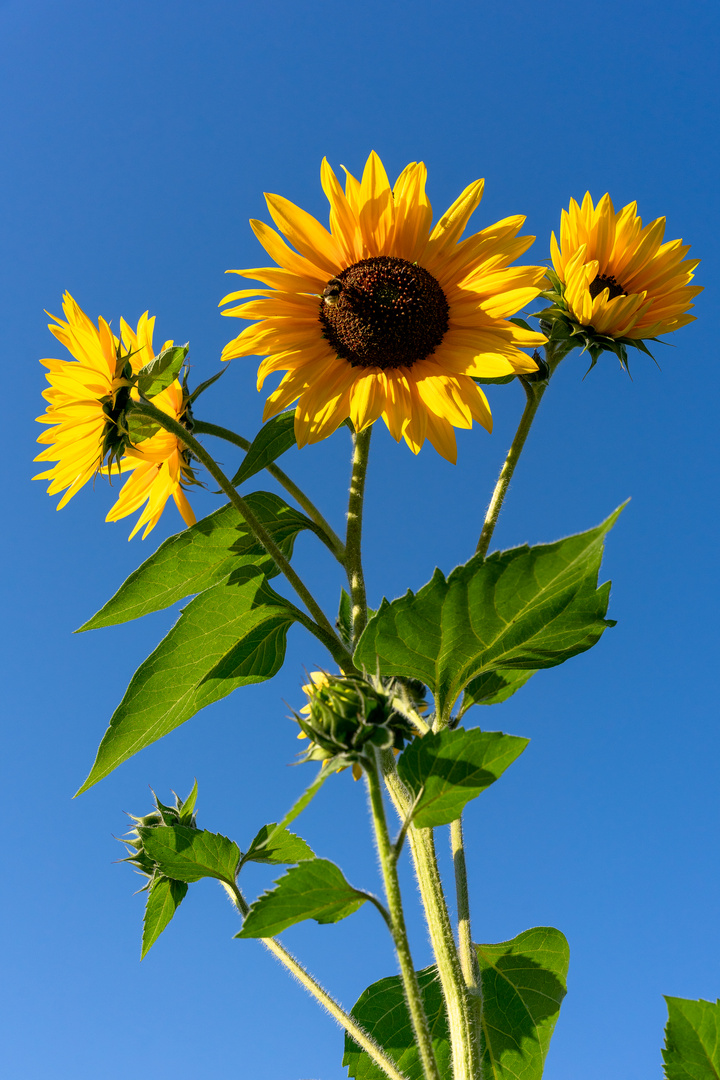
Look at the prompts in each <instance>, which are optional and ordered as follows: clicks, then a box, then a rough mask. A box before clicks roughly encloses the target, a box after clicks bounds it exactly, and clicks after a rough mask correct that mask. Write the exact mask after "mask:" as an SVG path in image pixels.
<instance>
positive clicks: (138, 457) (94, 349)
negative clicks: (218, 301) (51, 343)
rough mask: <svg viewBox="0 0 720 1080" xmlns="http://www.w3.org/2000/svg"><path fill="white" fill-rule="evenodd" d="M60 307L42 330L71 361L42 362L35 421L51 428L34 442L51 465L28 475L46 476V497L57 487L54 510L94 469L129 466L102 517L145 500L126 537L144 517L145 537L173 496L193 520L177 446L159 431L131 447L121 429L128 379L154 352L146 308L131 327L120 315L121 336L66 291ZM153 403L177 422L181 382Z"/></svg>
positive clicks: (120, 513)
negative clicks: (41, 407)
mask: <svg viewBox="0 0 720 1080" xmlns="http://www.w3.org/2000/svg"><path fill="white" fill-rule="evenodd" d="M62 306H63V313H64V315H65V320H63V319H58V318H56V317H55V316H52V315H51V316H50V317H51V318H52V319H54V324H50V327H49V329H50V331H51V332H52V333H53V334H54V335H55V337H56V338H57V339H58V341H60V342H62V344H63V345H65V347H66V348H67V349H68V351H69V352H70V354H71V356H72V357H73V359H72V360H67V359H66V360H56V359H47V360H42V361H41V363H43V364H44V365H45V367H47V368H48V369H49V371H48V375H47V380H48V382H49V383H50V386H49V388H48V389H47V390H45V391H43V397H44V398H45V399H46V400H47V402H48V406H47V409H46V411H45V413H44V414H43V415H42V416H39V417H38V421H39V422H40V423H41V424H48V425H50V427H49V429H48V431H45V432H43V434H42V435H40V437H39V438H38V442H39V443H46V444H49V445H47V447H46V449H44V450H43V451H42V452H41V453H40V454H38V456H37V457H36V458H35V460H36V461H51V462H55V465H54V466H53V467H52V468H51V469H48V470H47V471H46V472H42V473H39V474H38V475H37V476H35V477H34V479H35V480H50V486H49V487H48V494H49V495H55V494H57V492H59V491H64V493H65V494H64V495H63V497H62V498H61V500H60V502H59V503H58V507H57V508H58V510H60V509H62V507H63V506H66V505H67V503H68V502H69V500H70V499H71V498H72V497H73V495H75V494H77V492H78V491H79V490H80V488H81V487H82V486H83V485H84V484H85V483H87V481H88V480H90V479H91V478H92V477H94V476H96V475H97V473H98V472H102V473H104V474H105V475H107V474H109V473H111V472H114V471H119V472H121V473H122V472H128V471H130V470H134V472H133V475H132V476H131V477H130V479H129V480H128V481H127V483H126V484H125V485H124V487H123V488H122V490H121V492H120V496H119V498H118V500H117V502H116V504H115V506H114V507H113V508H112V509H111V511H110V513H109V514H108V516H107V519H106V520H108V521H115V520H117V518H120V517H124V516H125V515H126V514H130V513H132V512H133V511H134V510H136V509H137V508H138V507H139V506H141V505H142V503H143V502H145V501H146V500H147V502H148V506H147V507H146V509H145V511H144V512H143V514H142V516H141V518H140V521H139V522H138V524H137V526H136V528H135V529H134V530H133V533H132V534H131V535H133V536H134V535H135V533H136V532H137V530H138V529H139V528H140V527H141V526H142V525H144V524H146V522H149V524H148V527H147V528H146V530H145V534H144V535H145V536H147V534H148V532H149V531H150V529H151V528H153V526H154V525H155V524H156V523H157V521H158V519H159V518H160V515H161V513H162V511H163V507H164V506H165V503H166V502H167V500H168V498H169V497H170V495H172V496H173V498H174V499H175V502H176V504H177V506H178V509H179V510H180V513H181V514H182V516H183V518H184V520H185V522H186V523H187V524H188V525H191V524H193V523H194V521H195V517H194V515H193V512H192V510H191V508H190V505H189V503H188V501H187V498H186V497H185V494H184V492H183V491H182V489H181V487H180V484H181V482H182V481H184V480H190V479H191V473H190V470H189V467H188V465H187V461H186V455H185V450H184V447H182V445H181V444H180V443H179V442H178V440H177V439H176V437H175V436H174V435H170V434H168V433H167V432H165V431H159V432H157V433H156V434H155V435H153V436H152V437H151V438H149V439H145V440H143V441H141V442H137V443H136V445H135V446H133V445H132V443H131V441H130V435H129V432H128V430H127V418H126V416H125V410H126V409H127V406H128V404H129V402H130V398H131V396H132V397H135V398H137V391H136V390H133V389H132V387H133V376H135V375H137V373H138V372H139V371H140V369H141V368H142V367H143V366H144V365H145V364H147V363H149V361H150V360H152V359H153V357H154V353H153V351H152V333H153V326H154V322H155V320H154V318H152V319H150V318H148V313H147V312H145V314H144V315H143V316H142V317H141V319H140V321H139V323H138V328H137V331H133V330H131V328H130V327H129V326H128V325H127V323H126V322H125V321H124V320H123V319H121V320H120V325H121V335H122V340H120V339H118V338H117V337H116V336H115V335H114V334H113V332H112V331H111V329H110V326H109V324H108V323H107V322H106V321H105V319H103V318H100V319H98V325H97V327H96V326H95V325H94V323H93V322H92V321H91V320H90V319H89V318H88V317H87V315H86V314H85V312H84V311H82V309H81V308H80V307H79V305H78V304H77V303H76V301H75V300H74V299H73V298H72V296H70V294H69V293H65V295H64V297H63V305H62ZM169 344H171V343H169ZM153 404H154V405H156V406H157V407H158V408H159V409H162V411H163V412H166V413H168V414H169V415H170V416H172V417H173V418H174V419H180V417H181V416H182V414H183V412H184V410H185V398H184V392H183V389H182V387H181V386H180V383H179V382H178V381H177V380H176V381H175V382H174V383H173V384H172V385H171V386H169V387H168V388H167V389H166V390H163V391H162V393H161V394H159V395H157V397H154V398H153ZM121 455H123V456H122V457H121ZM106 461H107V462H108V464H106V465H104V464H103V463H104V462H106Z"/></svg>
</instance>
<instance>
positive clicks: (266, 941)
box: [221, 881, 407, 1080]
mask: <svg viewBox="0 0 720 1080" xmlns="http://www.w3.org/2000/svg"><path fill="white" fill-rule="evenodd" d="M221 885H222V886H223V888H224V889H225V891H226V892H227V893H228V895H229V896H230V898H231V900H232V902H233V903H234V904H235V907H236V908H237V909H238V911H239V912H240V914H241V915H242V916H243V918H244V917H245V916H246V915H247V913H248V911H249V910H250V905H249V904H248V903H247V901H246V900H245V897H244V896H243V895H242V893H241V892H240V890H239V888H238V887H237V885H228V884H227V883H226V882H224V881H223V882H221ZM260 941H261V942H262V944H263V945H264V946H265V948H266V949H267V950H268V951H269V952H271V953H272V954H273V956H275V957H276V958H277V959H278V960H279V961H280V963H281V964H283V965H284V967H285V968H287V970H288V971H289V972H290V974H291V975H294V977H295V978H296V979H297V980H298V982H299V983H300V984H301V985H302V986H304V987H305V989H306V990H307V991H308V992H309V993H310V994H312V996H313V997H314V998H315V1000H316V1001H318V1002H319V1003H320V1004H321V1005H322V1006H323V1008H325V1009H327V1011H328V1012H329V1013H330V1015H331V1016H332V1017H333V1019H334V1020H336V1021H337V1022H338V1024H340V1026H341V1027H343V1028H345V1031H347V1033H348V1035H350V1037H351V1038H353V1039H354V1040H355V1042H356V1043H357V1044H358V1046H360V1047H361V1048H362V1049H363V1050H364V1051H365V1053H366V1054H367V1055H368V1057H370V1058H371V1059H372V1060H373V1061H374V1062H375V1064H376V1065H377V1066H378V1068H379V1069H382V1071H383V1072H384V1073H385V1075H386V1076H389V1077H390V1080H407V1077H406V1076H405V1075H404V1074H403V1073H401V1072H400V1070H399V1069H398V1067H397V1065H396V1064H395V1062H394V1061H393V1060H392V1058H389V1057H388V1056H387V1054H386V1053H385V1051H384V1050H383V1049H382V1048H381V1047H379V1046H378V1044H377V1043H376V1042H375V1040H374V1039H372V1038H371V1037H370V1036H369V1035H368V1034H367V1032H366V1031H363V1029H362V1028H361V1027H360V1026H359V1024H356V1023H355V1021H354V1020H353V1018H352V1016H351V1015H350V1014H349V1013H346V1012H345V1010H344V1009H343V1008H342V1006H341V1005H340V1004H339V1003H338V1002H337V1001H335V999H334V998H333V997H331V996H330V994H328V993H327V991H326V990H323V988H322V986H321V985H320V983H319V982H318V981H317V980H316V979H314V978H313V977H312V975H311V974H310V973H309V972H308V971H306V970H305V968H304V967H303V966H302V964H300V963H298V961H297V960H296V959H295V957H294V956H292V955H291V954H290V953H289V952H288V951H287V949H285V948H283V946H282V945H281V944H280V942H279V941H276V940H275V938H260Z"/></svg>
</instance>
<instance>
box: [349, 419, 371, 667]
mask: <svg viewBox="0 0 720 1080" xmlns="http://www.w3.org/2000/svg"><path fill="white" fill-rule="evenodd" d="M371 434H372V426H371V427H368V428H365V430H364V431H360V432H358V433H357V434H356V435H354V436H353V459H352V477H351V479H350V496H349V498H348V510H347V536H346V538H345V568H346V570H347V576H348V582H349V585H350V602H351V605H352V613H351V619H352V645H353V648H355V646H356V645H357V643H358V640H359V638H360V635H361V634H362V632H363V630H364V629H365V625H366V623H367V596H366V594H365V577H364V575H363V568H362V555H361V550H360V546H361V540H362V518H363V502H364V498H365V476H366V473H367V466H368V456H369V453H370V436H371Z"/></svg>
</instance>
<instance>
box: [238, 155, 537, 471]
mask: <svg viewBox="0 0 720 1080" xmlns="http://www.w3.org/2000/svg"><path fill="white" fill-rule="evenodd" d="M426 175H427V174H426V169H425V166H424V165H423V164H422V163H421V162H419V163H418V162H413V163H411V164H410V165H408V166H407V167H406V168H405V169H404V170H403V171H402V173H401V174H400V176H399V177H398V179H397V180H396V182H395V184H394V185H393V186H392V187H391V185H390V182H389V180H388V177H387V174H386V172H385V169H384V167H383V165H382V162H381V161H380V159H379V157H378V156H377V154H375V153H374V152H373V153H371V154H370V157H369V158H368V160H367V163H366V165H365V169H364V172H363V175H362V178H361V180H357V179H356V178H355V177H354V176H352V175H351V174H350V173H347V172H346V177H345V186H344V188H343V186H342V185H341V183H340V182H339V180H338V178H337V177H336V175H335V173H334V172H333V170H332V169H331V168H330V166H329V165H328V163H327V161H323V163H322V168H321V175H320V178H321V183H322V187H323V191H324V192H325V195H326V196H327V198H328V201H329V203H330V220H329V226H330V227H329V230H328V229H326V228H325V227H324V226H323V225H321V224H320V222H318V221H316V220H315V218H313V217H311V215H310V214H308V213H306V212H305V211H304V210H302V209H300V208H299V207H297V206H294V205H293V204H292V203H291V202H289V201H288V200H287V199H284V198H282V197H281V196H279V195H266V200H267V205H268V210H269V212H270V216H271V217H272V219H273V221H274V223H275V225H276V226H277V229H278V230H279V232H277V231H275V230H274V229H272V228H270V227H269V226H268V225H265V224H264V223H263V222H260V221H252V222H251V225H252V228H253V231H254V232H255V235H256V236H257V238H258V240H259V241H260V243H261V244H262V245H263V247H264V248H265V250H266V251H267V253H268V254H269V255H270V257H271V258H272V259H274V260H275V262H276V263H277V264H278V265H277V266H270V267H259V268H255V269H250V270H233V271H230V272H231V273H236V274H239V275H240V276H241V277H245V278H251V279H254V280H256V281H259V282H261V283H262V285H261V286H259V287H256V288H248V289H241V290H239V291H237V292H233V293H230V295H228V296H226V297H225V298H224V300H223V301H222V303H223V304H225V303H229V302H231V301H240V302H239V303H236V304H235V305H234V306H233V307H231V308H229V309H226V310H225V311H224V313H223V314H225V315H231V316H237V317H239V318H242V319H248V320H251V321H252V323H253V325H251V326H248V327H247V328H246V329H245V330H243V331H242V332H241V333H240V334H239V335H238V336H237V337H236V338H235V339H234V340H233V341H231V342H230V343H229V344H228V345H227V346H226V348H225V350H224V352H223V359H225V360H230V359H232V358H233V357H238V356H252V355H260V356H264V357H265V359H264V360H263V362H262V364H261V365H260V369H259V372H258V389H260V388H261V387H262V384H263V382H264V380H265V378H266V377H267V376H268V375H270V374H273V373H275V372H284V374H283V377H282V380H281V382H280V384H279V386H278V387H277V388H276V389H275V390H274V391H273V392H272V393H271V394H270V395H269V397H268V398H267V402H266V406H265V414H264V419H266V420H267V419H269V418H270V417H272V416H275V415H276V414H277V413H279V412H281V411H282V410H283V409H285V408H287V407H288V406H290V405H292V404H293V403H296V407H295V434H296V438H297V442H298V445H300V446H303V445H305V444H306V443H314V442H318V441H319V440H320V439H324V438H326V437H327V436H328V435H331V434H332V433H333V432H334V431H335V430H336V429H337V428H338V426H339V425H340V424H341V423H342V422H343V421H344V420H345V419H347V418H348V417H349V418H350V420H351V421H352V423H353V426H354V428H355V430H356V431H361V430H363V428H366V427H368V426H369V425H370V424H373V423H374V422H375V421H376V420H378V419H379V418H380V417H382V418H383V419H384V421H385V423H386V424H387V427H388V429H389V431H390V433H391V434H392V436H393V437H394V438H395V439H396V440H398V441H399V440H400V439H401V438H404V439H405V441H406V442H407V444H408V446H409V447H410V448H411V450H412V451H413V452H414V453H417V452H418V451H419V450H420V447H421V446H422V445H423V443H424V441H425V439H428V440H429V441H430V442H431V443H432V445H433V446H434V447H435V448H436V450H437V451H438V452H439V453H440V454H442V456H443V457H445V458H447V459H448V460H449V461H455V459H456V456H457V450H456V444H455V433H454V428H456V427H457V428H470V427H471V426H472V423H473V421H477V422H478V423H479V424H481V425H482V426H483V427H485V428H486V429H487V430H488V431H490V430H491V428H492V418H491V415H490V409H489V406H488V403H487V400H486V398H485V395H484V394H483V392H482V390H481V389H480V388H479V386H478V385H477V383H476V382H475V381H474V380H475V379H482V378H497V377H501V376H507V375H515V374H523V373H530V372H533V371H536V370H537V365H536V363H535V361H534V360H533V359H531V358H530V357H529V356H528V355H527V354H526V353H524V352H523V351H522V350H523V349H527V348H535V347H536V346H538V345H541V344H543V342H544V341H545V338H544V336H543V335H542V334H537V333H533V332H532V331H529V330H525V329H522V328H520V327H518V326H515V324H514V323H512V322H511V321H510V318H511V317H512V316H513V315H515V314H516V313H517V312H518V311H520V310H521V309H522V308H523V307H524V306H525V305H526V304H528V303H530V302H531V301H532V300H534V299H535V297H536V296H538V294H539V292H540V290H541V288H542V285H543V278H544V271H543V268H542V267H538V266H520V267H511V266H510V265H509V264H510V263H511V262H512V261H513V260H514V259H516V258H518V257H519V256H520V255H522V254H523V253H524V252H525V251H527V249H528V248H529V247H530V245H531V244H532V242H533V240H534V237H529V236H528V237H519V236H518V235H517V233H518V231H519V230H520V228H521V227H522V224H523V222H524V220H525V219H524V218H523V217H513V218H507V219H505V220H504V221H501V222H498V223H497V224H495V225H491V226H489V227H488V228H486V229H483V230H482V231H481V232H479V233H476V234H474V235H472V236H469V237H467V238H466V239H464V240H461V236H462V234H463V232H464V230H465V228H466V226H467V224H468V221H469V219H470V217H471V215H472V213H473V212H474V211H475V209H476V208H477V206H478V205H479V203H480V199H481V198H482V192H483V183H484V182H483V181H482V180H477V181H475V182H474V183H472V184H470V185H469V186H468V187H467V188H466V189H465V191H464V192H463V193H462V194H461V195H460V196H459V198H458V199H456V200H455V202H454V203H453V204H452V206H451V207H450V208H449V210H448V211H447V212H446V213H445V214H443V216H442V217H441V218H440V220H439V221H438V222H437V224H436V225H435V226H434V227H432V209H431V207H430V203H429V201H428V198H427V195H426V193H425V182H426ZM281 234H282V235H281ZM286 241H289V243H288V242H286ZM289 245H292V247H290V246H289ZM263 286H264V287H263Z"/></svg>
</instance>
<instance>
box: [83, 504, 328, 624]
mask: <svg viewBox="0 0 720 1080" xmlns="http://www.w3.org/2000/svg"><path fill="white" fill-rule="evenodd" d="M246 501H247V503H248V505H249V506H250V509H251V510H252V512H253V513H254V514H255V515H256V517H257V518H258V520H259V521H260V523H261V524H262V525H264V526H265V528H266V529H267V530H268V532H269V533H270V535H271V536H272V538H273V539H274V541H275V543H276V544H278V546H279V547H280V549H281V551H282V552H283V554H284V555H286V556H288V557H290V555H292V550H293V544H294V543H295V537H296V536H297V534H298V533H299V532H300V531H301V530H302V529H312V530H313V531H314V530H315V525H314V524H313V523H312V521H310V519H309V518H307V517H305V515H304V514H301V513H300V512H299V511H298V510H293V508H292V507H290V506H288V504H287V503H286V502H285V501H284V500H283V499H281V498H280V497H279V496H278V495H273V494H272V493H271V492H269V491H254V492H252V493H251V494H250V495H247V496H246ZM241 566H255V567H257V568H258V570H260V571H263V572H264V573H265V574H266V575H267V577H274V575H275V574H277V573H278V570H277V567H276V566H275V563H274V561H273V560H272V559H271V558H270V556H269V555H268V554H267V552H266V551H265V549H264V548H263V547H262V545H261V544H259V543H257V541H256V540H255V539H254V537H253V536H252V534H251V533H250V531H249V529H248V527H247V525H246V524H245V522H244V521H243V519H242V517H241V516H240V514H239V513H238V511H237V510H236V509H235V507H234V506H232V505H231V504H230V503H227V504H226V505H225V506H221V507H220V509H219V510H216V511H215V512H214V513H212V514H209V515H208V517H205V518H203V519H202V520H201V521H198V522H197V524H195V525H191V526H190V528H189V529H184V530H183V531H182V532H180V533H177V534H176V535H175V536H170V537H169V538H168V539H167V540H165V541H164V542H163V543H162V544H161V545H160V547H159V548H158V549H157V551H156V552H155V554H154V555H151V556H150V558H149V559H146V560H145V562H144V563H143V564H142V565H141V566H139V567H138V569H137V570H134V571H133V572H132V574H131V575H130V577H129V578H128V579H127V581H125V582H124V584H122V585H121V586H120V588H119V589H118V591H117V592H116V593H115V595H114V596H113V597H112V598H111V599H110V600H108V602H107V604H105V606H104V607H102V608H101V609H100V611H98V613H97V614H96V615H93V617H92V619H90V620H89V621H88V622H86V623H85V624H84V626H81V627H80V630H97V629H99V628H100V627H103V626H113V625H115V624H116V623H122V622H128V621H129V620H130V619H139V618H140V617H141V616H142V615H148V614H149V613H150V612H152V611H161V610H162V609H163V608H167V607H170V605H171V604H175V603H177V601H178V600H183V599H184V598H185V597H186V596H192V595H194V594H196V593H200V592H202V591H203V589H208V588H210V586H211V585H215V584H217V582H219V581H223V580H224V579H225V578H227V577H228V575H229V574H230V573H231V572H233V571H234V570H237V569H239V568H240V567H241Z"/></svg>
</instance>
